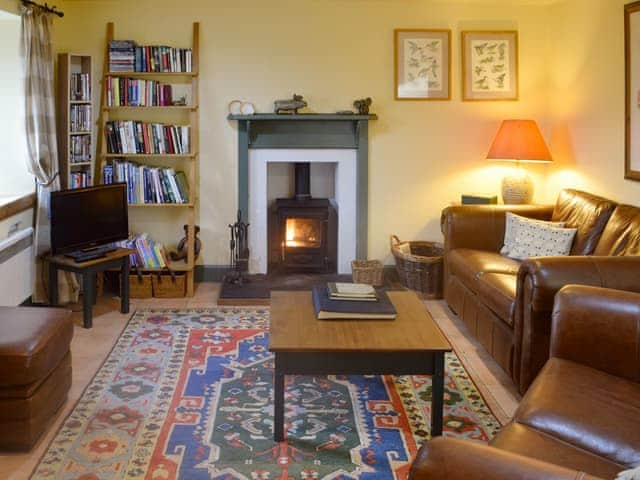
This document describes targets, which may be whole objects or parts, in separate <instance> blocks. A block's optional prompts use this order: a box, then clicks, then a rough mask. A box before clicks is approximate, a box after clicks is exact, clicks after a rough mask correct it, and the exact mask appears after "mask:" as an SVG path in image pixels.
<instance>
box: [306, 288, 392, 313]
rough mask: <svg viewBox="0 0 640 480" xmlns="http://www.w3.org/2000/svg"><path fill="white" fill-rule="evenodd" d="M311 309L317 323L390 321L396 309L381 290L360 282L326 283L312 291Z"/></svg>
mask: <svg viewBox="0 0 640 480" xmlns="http://www.w3.org/2000/svg"><path fill="white" fill-rule="evenodd" d="M311 293H312V299H313V307H314V310H315V313H316V318H318V319H319V320H340V319H364V320H366V319H372V320H393V319H394V318H396V310H395V308H394V306H393V304H392V303H391V300H389V296H388V295H387V294H386V293H385V292H384V291H383V290H380V291H376V289H375V288H373V287H372V286H371V285H367V284H363V283H339V282H335V283H333V282H329V283H327V284H326V285H315V286H314V287H313V289H312V292H311Z"/></svg>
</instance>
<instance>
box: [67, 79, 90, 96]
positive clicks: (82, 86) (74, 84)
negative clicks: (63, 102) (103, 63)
mask: <svg viewBox="0 0 640 480" xmlns="http://www.w3.org/2000/svg"><path fill="white" fill-rule="evenodd" d="M70 83H71V91H70V92H69V93H70V96H71V100H75V101H90V100H91V79H90V76H89V74H88V73H72V74H71V79H70Z"/></svg>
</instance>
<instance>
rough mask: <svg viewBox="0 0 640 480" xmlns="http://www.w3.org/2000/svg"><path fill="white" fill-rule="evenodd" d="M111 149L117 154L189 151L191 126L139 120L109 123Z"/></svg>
mask: <svg viewBox="0 0 640 480" xmlns="http://www.w3.org/2000/svg"><path fill="white" fill-rule="evenodd" d="M105 135H106V137H107V138H106V140H107V152H108V153H116V154H146V155H150V154H151V155H152V154H163V155H164V154H179V155H184V154H188V153H189V151H190V147H189V127H188V126H186V125H164V124H161V123H145V122H139V121H135V120H115V121H110V122H106V126H105Z"/></svg>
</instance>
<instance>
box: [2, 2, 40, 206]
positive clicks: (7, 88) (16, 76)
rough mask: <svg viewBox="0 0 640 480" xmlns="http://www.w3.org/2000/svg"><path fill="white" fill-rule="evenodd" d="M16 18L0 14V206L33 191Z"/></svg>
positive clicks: (18, 27)
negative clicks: (28, 167) (6, 200)
mask: <svg viewBox="0 0 640 480" xmlns="http://www.w3.org/2000/svg"><path fill="white" fill-rule="evenodd" d="M19 48H20V17H19V16H18V15H15V14H13V13H9V12H5V11H3V10H0V106H1V108H0V203H2V198H1V197H14V196H18V195H22V194H24V193H30V192H33V191H34V189H35V186H34V179H33V176H32V175H31V174H30V173H29V172H28V171H27V166H26V162H25V158H26V140H25V134H24V128H23V120H22V119H23V114H22V111H23V108H24V100H23V94H22V85H21V78H20V77H21V73H20V70H21V67H20V51H19Z"/></svg>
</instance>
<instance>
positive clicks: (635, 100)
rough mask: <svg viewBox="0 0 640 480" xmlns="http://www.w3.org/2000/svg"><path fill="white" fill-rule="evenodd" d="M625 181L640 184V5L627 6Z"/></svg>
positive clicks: (625, 15) (625, 45)
mask: <svg viewBox="0 0 640 480" xmlns="http://www.w3.org/2000/svg"><path fill="white" fill-rule="evenodd" d="M624 58H625V62H624V63H625V87H626V88H625V152H624V157H625V162H624V178H627V179H629V180H639V181H640V2H634V3H629V4H627V5H625V6H624Z"/></svg>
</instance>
